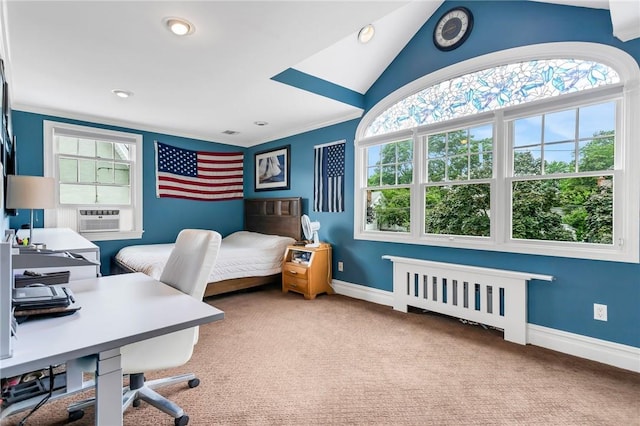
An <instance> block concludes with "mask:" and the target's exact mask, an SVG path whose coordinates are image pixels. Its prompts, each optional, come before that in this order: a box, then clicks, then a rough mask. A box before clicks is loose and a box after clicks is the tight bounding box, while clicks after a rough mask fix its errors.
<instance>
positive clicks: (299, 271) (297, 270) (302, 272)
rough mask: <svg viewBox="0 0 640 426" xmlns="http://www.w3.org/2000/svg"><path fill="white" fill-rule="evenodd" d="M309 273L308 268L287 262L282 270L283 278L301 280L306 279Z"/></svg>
mask: <svg viewBox="0 0 640 426" xmlns="http://www.w3.org/2000/svg"><path fill="white" fill-rule="evenodd" d="M308 271H309V267H308V266H306V265H300V264H297V263H293V262H287V263H285V264H284V268H283V270H282V275H283V276H288V277H293V278H303V279H307V273H308Z"/></svg>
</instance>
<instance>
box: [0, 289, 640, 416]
mask: <svg viewBox="0 0 640 426" xmlns="http://www.w3.org/2000/svg"><path fill="white" fill-rule="evenodd" d="M208 302H209V303H211V304H213V305H214V306H216V307H218V308H220V309H222V310H223V311H225V314H226V318H225V319H224V320H223V321H220V322H217V323H212V324H208V325H205V326H202V327H201V334H200V341H199V343H198V345H197V346H196V349H195V353H194V356H193V358H192V359H191V361H190V362H189V363H188V364H187V365H186V366H184V367H182V368H178V369H173V370H167V371H163V372H154V373H150V374H148V375H147V376H148V378H155V377H160V376H166V375H170V374H176V373H179V372H189V371H193V372H196V373H197V374H198V375H199V377H200V379H201V384H200V386H199V387H197V388H194V389H188V388H187V386H186V385H174V386H172V387H169V388H165V389H164V390H162V391H161V393H163V394H164V395H166V396H169V397H170V398H171V399H173V400H174V401H175V402H177V403H178V404H180V405H181V406H182V407H183V408H184V409H185V411H186V412H187V414H188V415H189V416H190V418H191V421H190V423H189V424H190V425H194V426H197V425H332V424H341V425H342V424H346V425H640V374H637V373H632V372H629V371H626V370H621V369H618V368H614V367H610V366H606V365H603V364H599V363H596V362H592V361H588V360H584V359H580V358H576V357H572V356H568V355H564V354H560V353H557V352H553V351H550V350H546V349H543V348H539V347H535V346H520V345H517V344H513V343H509V342H505V341H504V340H503V339H502V336H501V333H499V332H497V331H495V330H486V329H484V328H482V327H479V326H471V325H465V324H462V323H460V322H459V321H457V320H455V319H452V318H447V317H443V316H439V315H434V314H425V313H422V312H412V313H409V314H403V313H400V312H395V311H393V310H392V309H391V308H389V307H385V306H380V305H375V304H371V303H367V302H363V301H359V300H355V299H350V298H347V297H344V296H338V295H330V296H326V295H324V296H319V297H318V298H317V299H316V300H313V301H307V300H304V299H303V298H302V296H300V295H296V294H293V293H289V294H286V295H285V294H282V293H281V292H280V290H279V289H278V288H275V287H274V288H264V289H261V290H258V291H251V292H244V293H238V294H232V295H226V296H219V297H215V298H210V299H208ZM158 315H162V313H161V312H159V313H158ZM83 396H86V394H85V395H83ZM74 399H78V398H74ZM69 400H71V399H66V400H64V401H61V400H59V401H54V402H50V403H48V404H46V405H45V406H44V407H43V408H41V409H40V410H39V411H37V412H36V413H35V414H34V415H33V416H32V417H31V418H30V419H29V420H28V422H27V424H28V425H61V424H65V421H66V419H67V417H66V411H65V407H66V404H67V403H68V402H69ZM21 417H22V415H15V416H12V417H10V418H8V419H5V421H3V423H2V424H3V425H5V424H6V425H15V424H17V422H18V421H19V420H20V418H21ZM92 421H93V410H92V409H89V410H87V412H86V415H85V417H84V418H83V419H81V420H80V421H78V422H75V423H73V424H74V425H77V426H81V425H89V424H92ZM124 423H125V425H172V424H173V420H172V419H171V418H169V417H168V416H166V415H165V414H163V413H161V412H159V411H156V410H155V409H153V408H151V407H149V406H147V405H146V404H144V403H142V405H141V406H140V407H139V408H130V409H128V410H127V411H126V413H125V415H124Z"/></svg>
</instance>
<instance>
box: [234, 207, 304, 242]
mask: <svg viewBox="0 0 640 426" xmlns="http://www.w3.org/2000/svg"><path fill="white" fill-rule="evenodd" d="M301 216H302V198H300V197H291V198H247V199H245V200H244V229H245V230H246V231H253V232H260V233H262V234H270V235H283V236H285V237H291V238H295V239H296V240H297V241H299V240H301V239H302V225H301V223H300V217H301Z"/></svg>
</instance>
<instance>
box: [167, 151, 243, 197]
mask: <svg viewBox="0 0 640 426" xmlns="http://www.w3.org/2000/svg"><path fill="white" fill-rule="evenodd" d="M243 160H244V155H243V154H242V153H241V152H205V151H192V150H188V149H184V148H176V147H173V146H170V145H166V144H163V143H160V142H156V194H157V196H158V197H161V198H163V197H171V198H183V199H190V200H208V201H216V200H233V199H241V198H242V196H243V185H242V182H243Z"/></svg>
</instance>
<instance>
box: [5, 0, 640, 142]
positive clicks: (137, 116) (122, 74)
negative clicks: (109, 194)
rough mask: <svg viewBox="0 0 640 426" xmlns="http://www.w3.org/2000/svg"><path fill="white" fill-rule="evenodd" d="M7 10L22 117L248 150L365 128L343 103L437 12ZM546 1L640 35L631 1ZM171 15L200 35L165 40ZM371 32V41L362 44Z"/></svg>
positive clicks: (271, 6)
mask: <svg viewBox="0 0 640 426" xmlns="http://www.w3.org/2000/svg"><path fill="white" fill-rule="evenodd" d="M1 1H2V8H1V9H0V13H1V16H0V18H1V21H0V23H1V24H2V33H1V34H0V38H2V40H1V41H2V43H1V45H0V49H1V50H0V53H1V54H2V57H3V58H5V62H6V63H5V68H6V71H7V74H8V78H9V83H10V93H11V102H12V106H13V108H14V109H20V110H26V111H34V112H40V113H51V114H52V115H57V116H67V117H73V118H77V119H86V120H88V121H95V122H100V123H105V124H114V125H120V126H126V127H133V128H137V129H144V130H151V131H157V132H160V133H167V134H176V135H180V136H186V137H193V138H197V139H204V140H209V141H215V142H221V143H228V144H232V145H239V146H247V147H248V146H253V145H257V144H260V143H263V142H266V141H270V140H274V139H278V138H281V137H285V136H289V135H292V134H296V133H300V132H303V131H307V130H312V129H315V128H319V127H322V126H325V125H329V124H332V123H337V122H342V121H345V120H346V119H349V118H356V117H359V116H360V115H361V114H362V109H361V105H358V104H357V102H349V101H348V100H346V101H345V99H346V98H348V97H349V95H350V94H355V95H358V94H363V93H365V92H366V91H367V90H368V89H369V87H370V86H371V85H372V84H373V82H375V80H376V79H377V78H378V77H379V76H380V74H381V73H382V72H383V71H384V69H385V68H386V67H387V66H388V65H389V63H390V62H391V61H392V60H393V59H394V58H395V56H396V55H397V54H398V53H399V52H400V50H401V49H402V48H403V47H404V46H405V45H406V43H407V42H408V41H409V40H410V39H411V38H412V37H413V35H415V33H416V32H417V31H418V29H419V28H420V27H421V26H422V25H423V24H424V22H425V21H426V20H427V19H428V18H429V17H430V16H431V15H432V14H433V12H434V11H435V10H436V9H437V8H438V7H439V6H440V5H441V4H442V1H441V0H433V1H425V0H421V1H375V0H374V1H365V0H362V1H326V2H322V1H253V2H249V1H55V0H49V1H16V0H1ZM544 1H547V0H544ZM548 1H549V2H553V3H563V4H570V5H578V6H586V7H596V8H602V9H609V10H610V12H611V18H612V22H613V24H614V25H613V28H614V35H615V36H617V37H618V38H620V39H621V40H624V39H625V38H626V39H631V38H637V37H638V36H640V25H637V23H638V22H640V6H639V5H638V3H637V2H636V0H631V1H629V0H608V1H607V0H593V1H589V0H567V1H565V0H553V1H552V0H548ZM173 16H176V17H181V18H185V19H187V20H189V21H190V22H191V23H192V24H193V25H194V26H195V32H193V33H192V34H190V35H188V36H185V37H178V36H176V35H174V34H172V33H170V32H169V31H168V30H167V28H166V26H165V25H164V23H163V20H164V19H165V18H167V17H173ZM370 23H372V24H374V26H375V29H376V35H375V37H374V39H373V40H372V41H371V42H370V43H368V44H362V43H359V42H358V41H357V33H358V31H359V30H360V29H361V28H362V27H363V26H365V25H367V24H370ZM292 82H293V83H292ZM296 82H297V83H296ZM285 83H287V84H285ZM295 86H298V87H295ZM300 87H303V88H305V87H306V88H307V89H309V88H311V87H319V88H322V90H324V91H326V92H327V93H329V92H332V93H334V94H337V95H333V96H321V95H319V94H318V90H315V92H316V93H314V90H313V89H310V90H301V89H300ZM114 89H121V90H126V91H130V92H132V93H133V95H132V96H131V97H129V98H127V99H122V98H118V97H116V96H115V95H114V94H113V93H112V90H114ZM336 99H340V100H336ZM264 122H266V123H268V124H266V125H260V124H263V123H264ZM256 123H258V124H256ZM234 132H235V133H234Z"/></svg>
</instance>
